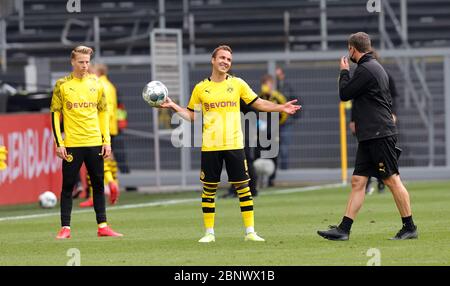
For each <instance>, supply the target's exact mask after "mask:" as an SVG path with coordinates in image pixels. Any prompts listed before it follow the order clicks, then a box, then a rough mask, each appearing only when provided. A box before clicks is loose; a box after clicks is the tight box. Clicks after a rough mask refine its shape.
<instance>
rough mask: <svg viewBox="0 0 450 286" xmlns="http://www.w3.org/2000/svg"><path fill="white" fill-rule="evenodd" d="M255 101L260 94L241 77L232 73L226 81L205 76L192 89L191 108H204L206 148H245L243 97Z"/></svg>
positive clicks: (204, 140) (203, 134) (203, 143)
mask: <svg viewBox="0 0 450 286" xmlns="http://www.w3.org/2000/svg"><path fill="white" fill-rule="evenodd" d="M241 98H242V100H243V101H244V102H245V103H246V104H249V105H250V104H252V103H253V102H254V101H255V100H256V99H258V95H257V94H256V93H255V92H254V91H253V90H252V89H251V88H250V87H249V86H248V84H247V83H246V82H245V81H243V80H242V79H240V78H238V77H233V76H230V75H228V76H227V78H226V80H224V81H222V82H214V81H212V80H210V79H209V78H208V79H205V80H203V81H201V82H200V83H198V84H197V85H196V86H195V88H194V90H193V91H192V96H191V99H190V101H189V104H188V106H187V108H188V109H189V110H191V111H198V112H200V111H201V112H202V114H203V132H202V151H222V150H235V149H242V148H244V142H243V138H244V137H243V135H242V128H241V114H240V99H241Z"/></svg>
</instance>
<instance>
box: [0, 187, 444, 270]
mask: <svg viewBox="0 0 450 286" xmlns="http://www.w3.org/2000/svg"><path fill="white" fill-rule="evenodd" d="M449 186H450V182H411V183H408V184H407V188H408V190H409V192H410V195H411V201H412V209H413V215H414V220H415V222H416V224H417V225H418V230H419V239H417V240H409V241H390V240H388V238H390V237H392V236H393V235H394V234H395V233H396V232H397V231H398V230H399V229H400V227H401V220H400V217H399V214H398V211H397V209H396V207H395V204H394V201H393V198H392V196H391V194H390V193H389V192H388V191H386V193H384V194H377V193H374V194H373V195H371V196H368V197H366V201H365V203H364V206H363V208H362V210H361V212H360V214H359V216H358V217H357V219H356V221H355V223H354V224H353V229H352V233H351V236H350V240H349V241H344V242H335V241H327V240H325V239H323V238H321V237H319V236H318V235H317V234H316V231H317V230H319V229H325V228H327V227H328V225H330V224H337V223H338V222H339V221H340V219H341V218H342V215H343V211H344V209H345V204H346V200H347V197H348V194H349V187H334V188H325V189H319V190H314V191H299V189H297V190H296V189H289V190H290V191H292V192H286V191H285V190H283V189H271V190H267V191H261V192H260V193H261V195H260V196H258V197H256V198H255V221H256V230H257V232H258V234H259V235H261V236H262V237H264V238H265V239H266V242H264V243H255V242H244V228H243V223H242V220H241V216H240V211H239V202H238V200H237V199H236V198H233V199H221V198H219V199H217V200H216V227H215V231H216V242H215V243H212V244H207V245H204V244H200V243H198V242H197V241H198V239H199V238H200V237H201V236H202V235H203V221H202V214H201V207H200V198H199V197H200V193H199V192H188V193H177V194H164V195H161V194H160V195H143V194H138V193H123V195H122V197H121V199H120V203H119V207H108V213H107V214H108V220H109V223H110V225H111V226H112V227H113V228H114V229H115V230H116V231H119V232H122V233H124V234H125V237H122V238H98V237H97V235H96V223H95V215H94V212H93V210H92V209H89V210H82V211H81V212H80V209H78V207H74V213H73V216H72V238H71V239H70V240H66V241H57V240H56V239H55V236H56V233H57V231H58V229H59V214H58V211H59V208H55V209H52V210H43V209H39V207H38V206H37V205H27V206H8V207H1V208H0V265H61V266H64V265H66V264H67V263H68V261H69V260H70V258H71V257H70V254H69V255H68V250H69V249H72V248H75V249H77V250H79V253H80V263H81V265H164V266H166V265H177V266H189V265H224V266H229V265H248V266H253V265H256V266H260V265H267V266H275V265H277V266H278V265H357V266H358V265H359V266H364V265H366V264H367V263H368V261H369V260H370V259H371V258H372V257H371V256H368V255H367V254H368V253H367V252H368V250H369V249H371V248H376V249H377V250H379V258H380V264H381V265H450V248H449V245H450V228H449V227H448V225H449V219H450V208H449V203H448V202H449V201H450V189H449ZM223 192H225V191H224V190H220V191H219V193H218V195H221V194H223ZM167 201H169V202H170V203H168V204H166V203H160V202H167ZM79 202H80V200H75V201H74V206H76V205H78V203H79ZM30 215H37V216H35V217H29V216H30Z"/></svg>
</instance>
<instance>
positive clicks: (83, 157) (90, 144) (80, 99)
mask: <svg viewBox="0 0 450 286" xmlns="http://www.w3.org/2000/svg"><path fill="white" fill-rule="evenodd" d="M92 54H93V50H92V49H91V48H89V47H85V46H78V47H76V48H75V49H73V50H72V53H71V64H72V69H73V72H72V73H71V74H70V75H68V76H66V77H64V78H61V79H59V80H58V81H57V82H56V84H55V87H54V89H53V96H52V102H51V106H50V111H51V120H52V129H53V135H54V139H55V143H56V154H57V155H58V157H60V158H61V159H63V162H62V172H63V183H62V191H61V230H60V231H59V233H58V235H57V236H56V238H57V239H67V238H70V237H71V233H70V221H71V213H72V189H73V186H74V184H75V182H76V177H77V176H78V172H79V170H80V167H81V165H82V164H83V162H84V163H85V165H86V168H87V170H88V172H89V174H90V176H91V180H92V185H93V187H94V193H93V197H94V209H95V214H96V219H97V224H98V230H97V235H98V236H122V234H120V233H117V232H115V231H113V230H112V229H111V228H110V227H109V226H108V225H107V222H106V207H105V196H104V185H103V159H105V158H108V157H109V156H110V154H111V139H110V135H109V124H108V123H109V118H108V109H107V103H106V97H105V94H104V90H103V85H102V84H101V83H100V82H99V80H98V79H97V77H96V76H92V75H90V74H89V73H88V68H89V64H90V59H91V55H92ZM61 115H62V116H63V120H64V134H65V137H64V139H63V138H62V136H61V129H60V124H59V120H60V116H61Z"/></svg>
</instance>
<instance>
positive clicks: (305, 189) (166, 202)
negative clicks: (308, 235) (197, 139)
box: [0, 184, 344, 222]
mask: <svg viewBox="0 0 450 286" xmlns="http://www.w3.org/2000/svg"><path fill="white" fill-rule="evenodd" d="M343 186H344V185H343V184H328V185H320V186H310V187H301V188H293V189H284V190H273V191H265V192H261V193H260V195H264V196H270V195H280V194H292V193H301V192H310V191H317V190H325V189H332V188H337V187H343ZM199 201H200V198H193V199H179V200H163V201H156V202H150V203H140V204H131V205H123V206H115V207H108V208H107V210H108V211H111V210H123V209H136V208H145V207H155V206H167V205H175V204H182V203H191V202H199ZM92 211H93V210H92V209H85V210H75V211H73V212H72V213H73V214H77V213H87V212H92ZM56 215H60V213H59V212H51V213H43V214H32V215H22V216H10V217H0V222H2V221H9V220H23V219H33V218H42V217H49V216H56Z"/></svg>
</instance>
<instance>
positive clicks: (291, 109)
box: [283, 99, 302, 114]
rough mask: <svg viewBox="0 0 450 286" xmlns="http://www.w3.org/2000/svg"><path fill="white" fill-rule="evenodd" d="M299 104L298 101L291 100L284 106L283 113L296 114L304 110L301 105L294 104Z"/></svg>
mask: <svg viewBox="0 0 450 286" xmlns="http://www.w3.org/2000/svg"><path fill="white" fill-rule="evenodd" d="M296 102H297V99H294V100H291V101H288V102H286V103H285V104H283V112H286V113H287V114H294V113H296V112H297V110H300V108H302V106H301V105H295V104H294V103H296Z"/></svg>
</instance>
